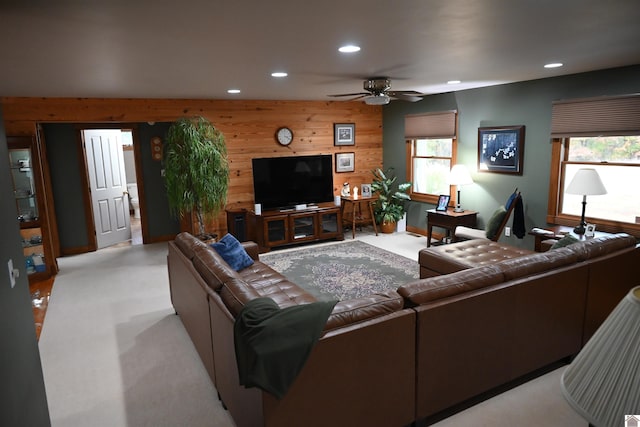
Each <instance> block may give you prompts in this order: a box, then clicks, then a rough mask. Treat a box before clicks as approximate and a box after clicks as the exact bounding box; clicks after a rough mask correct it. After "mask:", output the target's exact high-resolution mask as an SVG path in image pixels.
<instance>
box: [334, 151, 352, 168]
mask: <svg viewBox="0 0 640 427" xmlns="http://www.w3.org/2000/svg"><path fill="white" fill-rule="evenodd" d="M355 159H356V154H355V153H336V172H353V171H354V170H355Z"/></svg>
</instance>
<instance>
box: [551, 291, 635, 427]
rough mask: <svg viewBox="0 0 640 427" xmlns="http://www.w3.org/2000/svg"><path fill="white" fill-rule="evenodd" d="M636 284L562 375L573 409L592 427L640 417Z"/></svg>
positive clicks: (614, 424) (568, 399)
mask: <svg viewBox="0 0 640 427" xmlns="http://www.w3.org/2000/svg"><path fill="white" fill-rule="evenodd" d="M638 349H640V286H638V287H635V288H633V289H632V290H631V291H630V292H629V293H628V294H627V295H626V296H625V297H624V298H623V299H622V301H620V303H619V304H618V305H617V306H616V308H615V309H614V310H613V311H612V312H611V314H610V315H609V317H608V318H607V319H606V320H605V321H604V323H603V324H602V325H601V326H600V328H598V330H597V331H596V333H595V334H594V335H593V337H591V339H590V340H589V341H588V342H587V344H586V345H585V346H584V348H583V349H582V351H580V353H579V354H578V355H577V356H576V358H575V359H574V360H573V362H572V363H571V365H569V367H568V368H567V369H566V370H565V371H564V373H563V375H562V381H561V387H562V393H563V394H564V397H565V399H566V400H567V401H568V402H569V404H570V405H571V407H572V408H573V409H574V410H575V411H576V412H578V413H579V414H580V415H581V416H582V417H583V418H585V419H586V420H587V421H588V422H589V425H591V426H595V427H610V426H624V425H625V419H626V417H625V416H629V415H634V414H640V352H639V351H638Z"/></svg>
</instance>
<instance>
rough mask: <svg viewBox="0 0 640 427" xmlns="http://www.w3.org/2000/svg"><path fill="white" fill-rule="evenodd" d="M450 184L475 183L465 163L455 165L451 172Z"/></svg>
mask: <svg viewBox="0 0 640 427" xmlns="http://www.w3.org/2000/svg"><path fill="white" fill-rule="evenodd" d="M448 184H449V185H468V184H473V179H471V174H470V173H469V169H467V167H466V166H465V165H462V164H457V165H453V167H452V168H451V172H449V180H448Z"/></svg>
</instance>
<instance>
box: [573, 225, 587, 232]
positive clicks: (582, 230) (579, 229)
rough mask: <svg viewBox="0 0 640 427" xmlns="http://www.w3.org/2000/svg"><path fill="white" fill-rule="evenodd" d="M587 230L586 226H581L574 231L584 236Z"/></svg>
mask: <svg viewBox="0 0 640 427" xmlns="http://www.w3.org/2000/svg"><path fill="white" fill-rule="evenodd" d="M586 230H587V228H586V227H585V226H584V225H582V224H580V225H579V226H577V227H576V228H574V229H573V232H574V233H576V234H579V235H583V234H584V233H585V231H586Z"/></svg>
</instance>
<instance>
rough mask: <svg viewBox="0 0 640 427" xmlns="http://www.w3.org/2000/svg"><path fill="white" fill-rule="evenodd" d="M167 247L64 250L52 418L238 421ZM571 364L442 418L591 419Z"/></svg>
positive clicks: (406, 249) (407, 252) (111, 422)
mask: <svg viewBox="0 0 640 427" xmlns="http://www.w3.org/2000/svg"><path fill="white" fill-rule="evenodd" d="M349 238H350V234H349ZM357 239H358V240H363V241H366V242H367V243H370V244H373V245H376V246H380V247H383V248H385V249H388V250H392V251H393V252H395V253H399V254H402V255H404V256H413V257H415V259H416V260H417V250H418V249H419V248H421V247H425V246H426V239H425V238H423V237H420V236H417V235H412V234H410V233H406V234H405V233H395V234H393V235H380V236H375V235H374V234H373V233H372V232H368V231H367V230H365V232H359V233H358V236H357ZM314 247H315V246H314ZM166 254H167V248H166V244H163V243H159V244H153V245H144V246H131V247H124V248H107V249H103V250H100V251H97V252H92V253H88V254H82V255H76V256H72V257H64V258H60V259H59V261H58V262H59V265H60V273H59V274H58V276H57V277H56V280H55V284H54V287H53V293H52V296H51V300H50V303H49V309H48V310H47V316H46V319H45V322H44V327H43V330H42V335H41V337H40V342H39V347H40V353H41V358H42V366H43V371H44V379H45V386H46V390H47V398H48V403H49V410H50V414H51V420H52V425H53V426H54V427H69V426H82V427H85V426H108V427H121V426H131V427H133V426H185V427H187V426H189V427H233V426H234V423H233V421H232V420H231V418H230V417H229V415H228V413H227V412H226V411H225V410H224V409H223V408H222V406H221V405H220V402H219V401H218V398H217V393H216V390H215V388H214V387H213V385H212V384H211V381H210V380H209V377H208V375H207V372H206V370H205V368H204V366H203V365H202V362H201V361H200V359H199V357H198V355H197V353H196V351H195V349H194V347H193V344H192V343H191V340H190V339H189V336H188V335H187V333H186V331H185V330H184V327H183V326H182V323H181V322H180V318H179V317H178V316H176V315H175V314H174V311H173V308H172V306H171V300H170V296H169V280H168V276H167V266H166ZM563 370H564V368H560V369H558V370H556V371H553V372H551V373H549V374H547V375H545V376H543V377H540V378H538V379H536V380H533V381H531V382H529V383H526V384H524V385H522V386H520V387H518V388H517V389H514V390H511V391H509V392H506V393H503V394H501V395H499V396H496V397H494V398H492V399H490V400H487V401H485V402H483V403H481V404H479V405H476V406H474V407H472V408H470V409H468V410H466V411H463V412H461V413H459V414H456V415H454V416H453V417H451V418H448V419H446V420H443V421H441V422H440V423H438V424H437V426H438V427H449V426H451V427H466V426H487V427H488V426H491V427H503V426H504V427H507V426H512V425H513V424H514V423H517V424H518V426H519V427H534V426H535V427H538V426H562V427H586V426H587V423H586V422H585V421H583V420H582V419H581V418H580V417H579V416H578V415H577V414H575V413H574V412H573V411H572V410H571V408H570V407H569V406H568V404H567V403H566V402H565V401H564V399H563V398H562V396H561V392H560V384H559V378H560V375H561V373H562V371H563ZM318 410H322V408H319V409H318ZM310 416H313V415H312V414H310Z"/></svg>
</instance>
